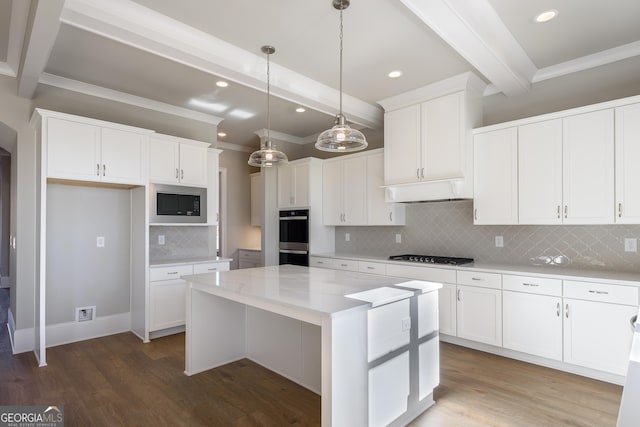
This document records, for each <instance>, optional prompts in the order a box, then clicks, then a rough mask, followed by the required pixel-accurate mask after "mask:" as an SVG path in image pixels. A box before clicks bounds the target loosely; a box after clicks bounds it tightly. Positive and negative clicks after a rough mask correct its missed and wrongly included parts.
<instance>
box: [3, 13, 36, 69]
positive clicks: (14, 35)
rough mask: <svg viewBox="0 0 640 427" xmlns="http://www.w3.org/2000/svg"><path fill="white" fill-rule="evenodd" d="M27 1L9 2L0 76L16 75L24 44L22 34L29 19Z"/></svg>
mask: <svg viewBox="0 0 640 427" xmlns="http://www.w3.org/2000/svg"><path fill="white" fill-rule="evenodd" d="M30 4H31V3H30V2H28V1H19V0H13V1H12V2H11V21H10V22H9V42H8V44H7V62H0V74H4V75H7V76H10V77H16V76H17V75H18V68H19V67H20V56H21V55H22V45H23V43H24V33H25V30H26V28H27V21H28V19H29V5H30Z"/></svg>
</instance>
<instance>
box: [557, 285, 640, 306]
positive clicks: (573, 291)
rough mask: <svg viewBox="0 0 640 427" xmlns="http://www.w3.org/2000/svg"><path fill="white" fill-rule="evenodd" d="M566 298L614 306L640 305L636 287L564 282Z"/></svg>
mask: <svg viewBox="0 0 640 427" xmlns="http://www.w3.org/2000/svg"><path fill="white" fill-rule="evenodd" d="M563 296H564V297H565V298H575V299H583V300H588V301H600V302H608V303H614V304H624V305H633V306H637V305H638V288H636V287H635V286H622V285H610V284H608V283H592V282H576V281H573V280H564V281H563Z"/></svg>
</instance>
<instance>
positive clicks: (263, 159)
mask: <svg viewBox="0 0 640 427" xmlns="http://www.w3.org/2000/svg"><path fill="white" fill-rule="evenodd" d="M261 50H262V53H264V54H266V55H267V138H266V139H265V141H264V142H261V144H260V150H258V151H254V152H253V153H251V155H250V156H249V161H248V162H247V163H249V165H250V166H255V167H257V168H265V167H271V166H282V165H286V164H287V163H289V159H287V155H286V154H284V153H283V152H282V151H278V150H276V147H275V145H273V144H272V142H271V109H270V107H271V105H270V104H271V103H270V100H271V83H270V72H269V64H270V61H269V56H270V55H271V54H272V53H274V52H275V51H276V48H275V47H273V46H262V48H261Z"/></svg>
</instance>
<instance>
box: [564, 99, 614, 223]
mask: <svg viewBox="0 0 640 427" xmlns="http://www.w3.org/2000/svg"><path fill="white" fill-rule="evenodd" d="M613 132H614V125H613V109H608V110H601V111H594V112H592V113H586V114H580V115H576V116H570V117H566V118H564V119H562V157H563V173H562V175H563V180H562V182H563V191H562V193H563V200H564V206H563V215H562V216H563V221H564V223H565V224H612V223H613V218H614V217H613V214H614V138H613Z"/></svg>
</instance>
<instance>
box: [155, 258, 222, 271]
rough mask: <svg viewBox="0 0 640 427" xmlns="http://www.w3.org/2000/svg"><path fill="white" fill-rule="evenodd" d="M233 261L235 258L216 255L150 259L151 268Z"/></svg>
mask: <svg viewBox="0 0 640 427" xmlns="http://www.w3.org/2000/svg"><path fill="white" fill-rule="evenodd" d="M231 261H233V258H220V257H216V256H210V257H195V258H182V259H167V260H160V261H150V262H149V268H155V267H175V266H176V265H184V264H205V263H208V262H231Z"/></svg>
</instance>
